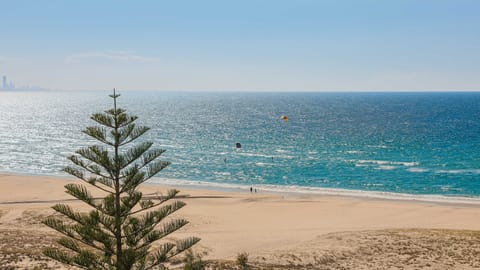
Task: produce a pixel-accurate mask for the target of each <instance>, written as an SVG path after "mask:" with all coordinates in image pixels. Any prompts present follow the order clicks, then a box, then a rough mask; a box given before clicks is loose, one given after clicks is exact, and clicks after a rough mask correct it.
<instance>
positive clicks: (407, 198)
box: [0, 172, 480, 207]
mask: <svg viewBox="0 0 480 270" xmlns="http://www.w3.org/2000/svg"><path fill="white" fill-rule="evenodd" d="M3 176H20V177H23V176H26V177H49V178H56V179H68V180H76V181H77V180H78V179H77V178H74V177H71V176H69V175H64V176H62V175H48V174H45V175H43V174H42V175H38V174H37V175H35V174H23V173H12V172H0V177H3ZM78 181H80V180H78ZM144 184H145V185H152V186H167V187H172V188H185V189H193V190H210V191H218V192H227V193H231V192H233V193H245V192H246V193H249V189H250V187H254V188H257V191H258V193H262V194H273V195H275V194H276V195H282V196H285V197H305V196H312V197H323V196H331V197H341V198H342V197H345V198H358V199H367V200H368V199H373V200H386V201H404V202H418V203H433V204H447V205H470V206H472V207H475V206H480V195H479V196H471V197H469V196H456V195H438V194H410V193H396V192H387V191H374V190H354V189H351V190H350V189H341V188H324V187H307V186H296V185H290V186H283V185H265V184H257V185H253V184H251V185H241V184H230V183H219V182H207V181H197V180H186V179H172V178H162V177H153V178H152V179H150V180H148V181H147V182H145V183H144Z"/></svg>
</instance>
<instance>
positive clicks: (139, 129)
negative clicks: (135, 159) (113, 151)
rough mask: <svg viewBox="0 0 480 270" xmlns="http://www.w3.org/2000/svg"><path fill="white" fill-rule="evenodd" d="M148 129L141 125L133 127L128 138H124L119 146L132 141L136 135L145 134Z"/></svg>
mask: <svg viewBox="0 0 480 270" xmlns="http://www.w3.org/2000/svg"><path fill="white" fill-rule="evenodd" d="M149 130H150V128H148V127H143V126H141V127H135V128H134V129H133V130H132V132H131V133H130V136H129V137H128V140H125V141H124V142H122V144H120V146H123V145H125V144H128V143H131V142H132V141H134V140H135V139H137V138H138V137H140V136H142V135H143V134H145V132H147V131H149Z"/></svg>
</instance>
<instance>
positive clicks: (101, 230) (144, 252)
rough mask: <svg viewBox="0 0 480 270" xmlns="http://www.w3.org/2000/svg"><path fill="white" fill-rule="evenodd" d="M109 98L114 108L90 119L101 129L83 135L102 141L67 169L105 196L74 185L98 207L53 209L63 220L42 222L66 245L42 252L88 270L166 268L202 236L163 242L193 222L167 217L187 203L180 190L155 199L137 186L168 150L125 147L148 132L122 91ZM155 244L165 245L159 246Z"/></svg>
mask: <svg viewBox="0 0 480 270" xmlns="http://www.w3.org/2000/svg"><path fill="white" fill-rule="evenodd" d="M109 96H110V97H111V98H112V99H113V109H110V110H107V111H105V112H104V113H96V114H93V115H92V116H91V119H92V120H94V121H95V122H97V123H98V124H99V125H97V126H92V127H87V128H86V129H85V130H84V131H83V132H84V133H85V134H87V135H88V136H90V137H92V138H94V139H96V140H98V141H99V142H100V144H98V145H92V146H89V147H86V148H82V149H80V150H78V151H76V154H75V155H72V156H70V157H69V160H70V161H71V162H72V163H73V165H72V166H68V167H66V168H65V169H64V171H65V172H67V173H68V174H71V175H73V176H75V177H77V178H79V179H81V180H82V181H83V182H85V183H88V184H89V185H91V186H93V187H95V188H96V189H98V190H100V191H101V192H102V193H103V194H105V197H103V198H94V197H93V196H92V195H91V193H90V191H89V190H88V188H87V186H86V185H82V184H67V185H66V186H65V188H66V192H67V193H68V194H70V195H72V196H73V197H75V198H77V199H79V200H81V201H83V202H84V203H86V204H87V205H88V206H90V207H91V208H92V210H91V211H90V212H88V213H86V212H75V211H74V209H73V208H72V207H70V206H69V205H65V204H56V205H54V206H53V207H52V208H53V209H54V210H55V211H56V212H57V213H59V214H61V215H58V216H60V218H59V217H55V216H52V217H49V218H47V219H46V220H44V222H43V223H44V224H46V225H47V226H49V227H51V228H53V229H55V230H57V231H58V232H60V233H62V234H63V237H62V238H61V239H59V240H58V243H59V244H60V245H61V246H63V247H62V248H53V247H51V248H46V249H45V250H44V251H43V253H44V254H45V255H46V256H48V257H50V258H53V259H55V260H57V261H60V262H62V263H65V264H69V265H73V266H77V267H80V268H83V269H117V270H130V269H165V268H166V266H165V264H166V263H168V261H169V259H170V258H172V257H173V256H176V255H178V254H179V253H181V252H183V251H185V250H187V249H188V248H190V247H192V246H193V245H194V244H195V243H197V242H198V241H199V240H200V239H199V238H196V237H189V238H186V239H182V240H178V241H164V239H163V238H164V237H165V236H167V235H170V234H171V233H173V232H175V231H176V230H178V229H180V228H182V227H183V226H185V225H186V224H187V223H188V222H187V221H186V220H184V219H181V218H176V219H173V218H170V217H169V218H168V221H166V220H165V218H167V217H168V216H169V215H170V214H172V213H174V212H176V211H177V210H179V209H180V208H182V207H183V206H185V203H183V202H181V201H178V200H175V198H176V195H177V193H178V191H177V190H170V191H168V193H167V194H166V195H159V196H155V197H150V198H149V197H147V196H144V195H143V194H142V192H140V191H139V190H138V187H139V185H140V184H142V183H144V182H145V181H147V180H148V179H150V178H151V177H153V176H154V175H156V174H157V173H158V172H160V171H161V170H162V169H164V168H165V167H167V166H168V165H169V164H170V163H169V162H166V161H161V160H158V159H157V158H158V157H159V156H160V155H161V154H162V153H164V152H165V150H161V149H152V145H153V143H152V142H142V143H139V144H137V145H135V146H133V147H130V148H125V147H126V145H127V144H129V143H131V142H133V141H134V140H136V139H137V138H139V137H140V136H142V135H143V134H144V133H145V132H147V131H148V130H149V128H147V127H144V126H137V125H136V124H135V120H136V119H137V117H136V116H132V115H128V114H127V113H126V111H125V110H124V109H121V108H117V98H118V97H119V96H120V95H119V94H116V93H115V89H114V90H113V95H109ZM172 199H174V200H172ZM154 242H156V243H157V242H159V245H158V246H156V247H155V248H153V247H152V244H154Z"/></svg>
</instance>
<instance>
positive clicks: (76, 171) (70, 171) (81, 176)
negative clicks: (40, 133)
mask: <svg viewBox="0 0 480 270" xmlns="http://www.w3.org/2000/svg"><path fill="white" fill-rule="evenodd" d="M63 171H64V172H66V173H68V174H70V175H72V176H75V177H77V178H78V179H80V180H82V181H84V182H86V183H88V184H90V185H92V186H94V187H96V188H98V189H100V190H102V191H105V192H107V193H110V194H113V192H112V191H111V190H108V189H105V188H103V187H100V186H98V185H96V182H100V183H102V184H103V185H106V186H108V187H110V188H112V187H111V186H109V185H108V184H109V181H108V178H107V179H102V178H92V177H90V178H89V179H87V178H85V174H84V172H83V171H81V170H79V169H77V168H73V167H70V166H67V167H65V168H64V169H63Z"/></svg>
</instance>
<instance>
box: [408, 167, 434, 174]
mask: <svg viewBox="0 0 480 270" xmlns="http://www.w3.org/2000/svg"><path fill="white" fill-rule="evenodd" d="M407 171H409V172H415V173H423V172H428V171H429V170H428V169H425V168H419V167H411V168H408V169H407Z"/></svg>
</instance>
